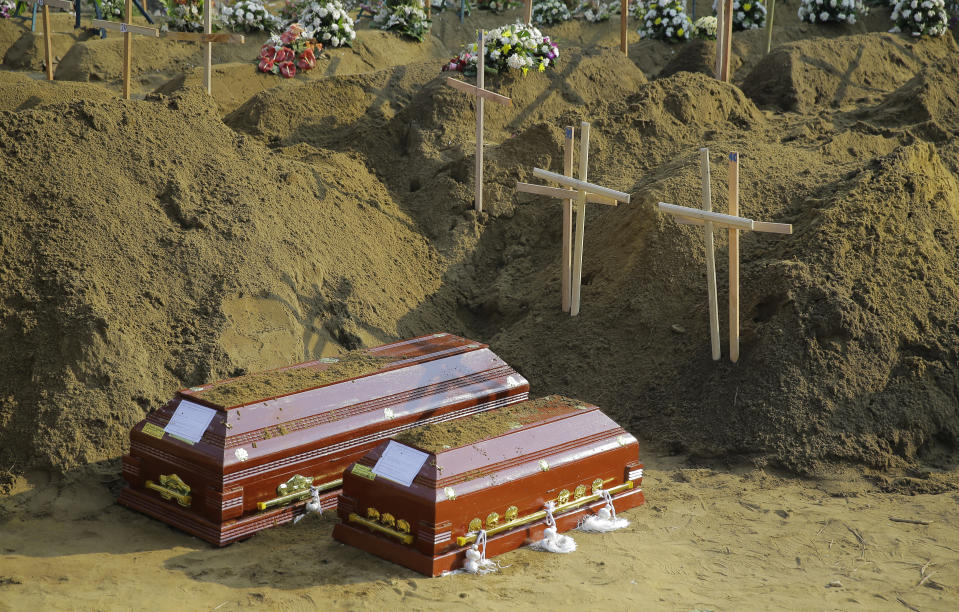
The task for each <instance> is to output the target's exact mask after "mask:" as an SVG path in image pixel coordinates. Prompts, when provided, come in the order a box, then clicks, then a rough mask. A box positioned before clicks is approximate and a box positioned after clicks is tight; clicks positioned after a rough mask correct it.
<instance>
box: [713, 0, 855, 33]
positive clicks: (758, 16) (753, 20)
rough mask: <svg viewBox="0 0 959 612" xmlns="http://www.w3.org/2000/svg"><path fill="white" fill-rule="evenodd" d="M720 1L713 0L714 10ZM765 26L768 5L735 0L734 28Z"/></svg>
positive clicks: (831, 0)
mask: <svg viewBox="0 0 959 612" xmlns="http://www.w3.org/2000/svg"><path fill="white" fill-rule="evenodd" d="M719 1H720V0H713V12H717V6H716V5H717V4H718V3H719ZM829 1H830V2H833V0H829ZM835 1H836V2H838V1H839V0H835ZM763 27H766V7H765V6H763V3H762V2H760V0H733V30H758V29H759V28H763Z"/></svg>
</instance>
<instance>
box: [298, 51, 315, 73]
mask: <svg viewBox="0 0 959 612" xmlns="http://www.w3.org/2000/svg"><path fill="white" fill-rule="evenodd" d="M315 66H316V55H314V54H313V49H305V50H304V51H303V53H300V57H299V59H298V60H297V62H296V67H297V68H299V69H301V70H310V69H311V68H313V67H315Z"/></svg>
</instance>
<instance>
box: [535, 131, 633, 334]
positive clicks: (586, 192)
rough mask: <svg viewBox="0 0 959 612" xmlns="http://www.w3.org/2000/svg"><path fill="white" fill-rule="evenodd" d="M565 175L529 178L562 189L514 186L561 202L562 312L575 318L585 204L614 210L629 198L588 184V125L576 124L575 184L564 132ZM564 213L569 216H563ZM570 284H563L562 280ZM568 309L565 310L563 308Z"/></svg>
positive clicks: (538, 173) (569, 136) (542, 172)
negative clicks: (577, 134)
mask: <svg viewBox="0 0 959 612" xmlns="http://www.w3.org/2000/svg"><path fill="white" fill-rule="evenodd" d="M565 153H566V155H565V159H564V164H563V166H564V168H563V170H564V172H565V174H556V173H555V172H550V171H548V170H543V169H542V168H533V176H538V177H539V178H542V179H546V180H548V181H553V182H554V183H559V184H560V185H563V187H565V189H563V188H556V187H547V186H545V185H532V184H530V183H520V182H517V183H516V191H521V192H523V193H534V194H536V195H544V196H549V197H554V198H559V199H561V200H563V264H562V266H563V270H562V274H563V312H566V311H567V310H569V314H570V316H572V317H575V316H576V315H578V314H579V305H580V290H581V288H582V279H583V238H584V236H585V234H586V203H587V202H590V203H593V204H605V205H607V206H616V205H617V203H618V202H625V203H629V194H628V193H623V192H621V191H616V190H613V189H609V188H607V187H601V186H599V185H595V184H593V183H588V182H586V181H587V174H588V170H589V123H587V122H585V121H583V122H582V123H580V144H579V180H577V179H574V178H573V177H572V176H571V175H572V166H573V128H571V127H568V128H566V152H565ZM574 208H575V210H576V236H575V242H574V243H572V244H573V247H574V249H573V262H572V270H570V269H569V267H570V261H569V257H568V256H567V253H569V249H570V245H571V241H572V237H571V233H572V232H571V230H572V210H573V209H574ZM567 210H568V211H569V212H567ZM567 278H569V279H570V280H569V281H567V280H566V279H567ZM567 306H568V308H567Z"/></svg>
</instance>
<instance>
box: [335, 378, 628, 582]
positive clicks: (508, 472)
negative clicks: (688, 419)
mask: <svg viewBox="0 0 959 612" xmlns="http://www.w3.org/2000/svg"><path fill="white" fill-rule="evenodd" d="M391 444H393V445H394V446H393V447H392V448H391V447H390V445H391ZM447 446H448V447H449V448H444V447H447ZM409 449H413V451H412V452H410V450H409ZM420 453H425V454H426V457H425V461H423V458H422V456H421V455H420ZM404 455H413V456H414V457H413V458H412V459H411V458H409V457H406V458H405V459H404V458H403V456H404ZM417 455H418V456H417ZM384 456H386V459H384V460H383V461H381V458H383V457H384ZM401 459H402V461H401ZM387 460H389V461H387ZM418 461H423V463H422V466H421V467H419V468H418V471H417V472H416V475H415V477H412V483H411V484H410V485H409V486H406V485H405V484H403V483H401V482H397V481H396V480H391V479H390V478H401V476H397V474H401V473H402V470H401V468H402V467H404V466H405V467H407V468H409V469H415V468H416V463H417V462H418ZM397 466H399V467H397ZM383 474H388V475H389V476H390V478H387V477H384V475H383ZM642 474H643V470H642V465H641V464H640V462H639V445H638V443H637V441H636V438H634V437H633V436H632V435H630V434H629V433H627V432H626V431H624V430H623V429H622V428H621V427H620V426H619V425H617V424H616V423H615V422H613V420H612V419H610V418H609V417H607V416H606V415H605V414H603V413H602V412H601V411H600V410H599V409H598V408H597V407H596V406H592V405H589V404H586V403H584V402H579V401H577V400H571V399H568V398H563V397H559V396H550V397H547V398H542V399H538V400H531V401H527V402H523V403H519V404H514V405H511V406H506V407H503V408H498V409H496V410H492V411H489V412H485V413H483V414H477V415H473V416H470V417H466V418H464V419H459V420H457V421H455V422H450V423H448V424H442V423H439V424H435V425H428V426H424V427H422V428H417V429H416V430H413V431H411V432H408V433H407V434H403V435H400V436H398V438H397V439H396V440H393V441H387V442H383V443H381V444H380V445H378V446H377V447H376V448H375V449H373V450H372V451H370V452H369V453H368V454H367V455H366V456H365V457H363V459H361V460H360V461H358V462H357V463H356V464H354V465H353V466H351V467H350V469H348V470H347V471H346V472H345V473H344V476H343V492H342V494H341V495H340V501H339V507H338V509H337V513H338V515H339V518H340V522H339V523H338V524H337V525H336V527H335V528H334V531H333V537H335V538H336V539H338V540H340V541H342V542H345V543H347V544H351V545H353V546H356V547H358V548H361V549H363V550H365V551H367V552H370V553H373V554H375V555H378V556H380V557H383V558H385V559H388V560H390V561H393V562H394V563H398V564H400V565H404V566H406V567H408V568H411V569H413V570H416V571H418V572H420V573H423V574H426V575H428V576H436V575H439V574H440V573H442V572H444V571H447V570H450V569H456V568H460V567H462V566H463V560H464V558H465V552H466V549H467V548H468V547H469V546H470V545H471V544H472V543H473V542H475V539H476V535H477V533H478V531H479V530H480V529H485V530H486V531H487V537H488V544H487V549H486V552H487V556H488V557H492V556H494V555H498V554H501V553H504V552H507V551H510V550H514V549H516V548H519V547H520V546H523V545H525V544H528V543H530V542H532V541H535V540H539V539H542V538H543V530H544V529H545V527H546V513H545V511H544V508H545V506H546V502H547V501H550V500H552V501H553V502H554V503H555V505H556V509H555V510H554V517H555V520H556V523H557V529H558V530H559V531H561V532H562V531H566V530H569V529H573V528H574V527H576V525H577V523H578V522H579V520H580V519H581V518H582V517H583V516H585V515H586V514H587V513H595V512H596V511H597V510H598V509H600V508H602V507H603V506H604V505H605V502H604V501H603V497H602V492H601V491H602V490H606V491H608V492H609V493H610V494H611V495H612V497H613V504H614V506H615V508H616V510H617V511H621V510H626V509H628V508H632V507H635V506H638V505H640V504H642V503H643V493H642V489H641V488H640V485H641V484H642Z"/></svg>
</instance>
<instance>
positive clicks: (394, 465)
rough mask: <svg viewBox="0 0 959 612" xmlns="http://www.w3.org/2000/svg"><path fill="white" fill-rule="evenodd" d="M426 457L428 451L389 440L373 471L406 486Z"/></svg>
mask: <svg viewBox="0 0 959 612" xmlns="http://www.w3.org/2000/svg"><path fill="white" fill-rule="evenodd" d="M428 457H429V454H428V453H424V452H423V451H420V450H416V449H415V448H410V447H409V446H404V445H402V444H400V443H399V442H394V441H393V440H390V443H389V444H387V445H386V450H384V451H383V454H382V455H381V456H380V458H379V459H378V460H377V461H376V465H374V466H373V473H374V474H376V475H377V476H381V477H383V478H387V479H389V480H392V481H393V482H397V483H399V484H401V485H403V486H404V487H408V486H410V485H411V484H413V479H414V478H416V475H417V474H419V473H420V468H421V467H423V464H424V463H426V459H427V458H428Z"/></svg>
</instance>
